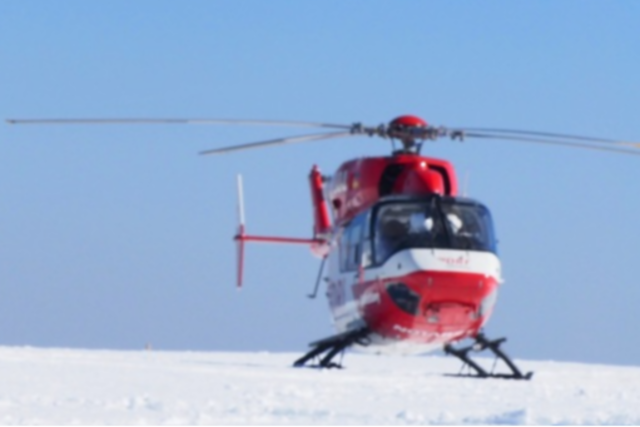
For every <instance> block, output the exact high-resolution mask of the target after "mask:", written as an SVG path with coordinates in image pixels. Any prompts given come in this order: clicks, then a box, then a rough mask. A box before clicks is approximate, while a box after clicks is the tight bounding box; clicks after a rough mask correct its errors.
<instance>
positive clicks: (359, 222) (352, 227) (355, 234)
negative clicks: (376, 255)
mask: <svg viewBox="0 0 640 427" xmlns="http://www.w3.org/2000/svg"><path fill="white" fill-rule="evenodd" d="M368 222H369V215H368V213H363V214H360V215H358V216H356V217H355V218H354V219H353V220H352V221H351V222H350V223H349V224H348V225H347V226H346V227H345V228H344V229H343V230H342V236H341V238H340V270H342V271H352V270H357V269H358V268H359V267H360V266H361V265H362V266H363V267H367V266H368V265H370V264H371V259H372V257H371V243H370V242H368V240H369V232H368V230H367V229H368V227H367V224H368Z"/></svg>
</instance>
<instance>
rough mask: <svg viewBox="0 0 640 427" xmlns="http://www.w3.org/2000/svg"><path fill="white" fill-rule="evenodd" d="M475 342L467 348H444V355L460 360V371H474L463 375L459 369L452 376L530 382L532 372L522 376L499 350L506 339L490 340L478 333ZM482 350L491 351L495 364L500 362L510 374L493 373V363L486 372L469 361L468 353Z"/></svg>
mask: <svg viewBox="0 0 640 427" xmlns="http://www.w3.org/2000/svg"><path fill="white" fill-rule="evenodd" d="M475 340H476V342H475V343H474V344H472V345H470V346H467V347H463V348H454V347H453V346H452V345H451V344H447V345H446V346H445V347H444V352H445V353H446V354H451V355H453V356H456V357H457V358H458V359H460V360H462V363H463V365H462V369H464V368H465V367H466V368H467V369H468V370H469V371H470V370H473V371H474V372H473V373H472V372H469V373H467V374H463V373H462V369H461V370H460V373H458V374H457V375H453V376H464V377H472V378H506V379H512V380H530V379H531V377H532V376H533V372H527V373H526V374H524V375H523V374H522V372H520V370H519V369H518V367H517V366H516V365H515V364H514V363H513V361H512V360H511V358H510V357H509V356H507V355H506V353H505V352H503V351H502V350H501V349H500V344H502V343H503V342H505V341H506V340H507V339H506V338H498V339H496V340H490V339H488V338H487V337H485V336H484V334H482V333H480V334H478V335H477V336H476V337H475ZM483 350H489V351H491V353H493V355H494V356H496V361H495V362H497V361H498V359H500V360H502V361H503V362H504V363H505V364H506V365H507V366H508V367H509V369H510V370H511V373H510V374H509V373H507V374H503V373H494V372H493V368H495V365H496V363H495V362H494V364H493V368H492V369H491V372H487V371H486V370H485V369H484V368H483V367H482V366H480V365H478V364H477V363H476V362H475V361H474V360H473V359H471V357H469V352H470V351H476V352H479V351H483Z"/></svg>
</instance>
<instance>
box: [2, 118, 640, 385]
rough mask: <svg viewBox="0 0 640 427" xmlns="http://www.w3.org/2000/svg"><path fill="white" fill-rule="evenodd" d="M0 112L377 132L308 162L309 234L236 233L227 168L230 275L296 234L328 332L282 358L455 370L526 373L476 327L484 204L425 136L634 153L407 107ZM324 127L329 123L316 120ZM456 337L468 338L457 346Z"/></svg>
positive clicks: (491, 278) (487, 239)
mask: <svg viewBox="0 0 640 427" xmlns="http://www.w3.org/2000/svg"><path fill="white" fill-rule="evenodd" d="M7 122H8V123H10V124H155V123H165V124H228V125H276V126H297V127H309V128H322V129H325V130H324V131H323V132H318V133H312V134H306V135H300V136H292V137H283V138H277V139H271V140H267V141H259V142H253V143H248V144H240V145H234V146H228V147H222V148H216V149H211V150H206V151H202V152H200V154H201V155H220V154H226V153H231V152H236V151H242V150H248V149H256V148H263V147H268V146H275V145H286V144H293V143H303V142H311V141H318V140H327V139H336V138H345V137H354V136H367V137H379V138H382V139H387V140H389V141H390V142H391V145H392V152H391V153H390V154H389V155H388V156H377V157H361V158H357V159H352V160H348V161H345V162H344V163H343V164H342V165H341V166H340V167H339V168H338V169H337V171H336V172H335V173H334V174H333V175H331V176H327V175H323V174H322V173H321V171H320V169H319V167H318V166H317V165H313V166H312V168H311V171H310V173H309V176H308V179H309V185H310V193H311V202H312V211H313V235H312V236H311V237H310V238H293V237H282V236H265V235H254V234H248V233H247V232H246V229H245V213H244V198H243V187H242V176H241V175H238V216H239V225H238V230H237V233H236V234H235V236H234V237H233V239H234V240H235V242H236V245H237V283H236V286H237V287H238V288H240V287H242V284H243V271H244V253H245V244H246V243H253V242H259V243H282V244H301V245H307V246H309V248H310V249H311V252H312V254H313V255H314V256H316V257H318V258H319V259H320V260H321V262H320V268H319V272H318V275H317V278H316V282H315V286H314V289H313V292H312V293H311V294H309V295H308V296H309V297H310V298H315V297H316V296H317V295H318V291H319V287H320V285H321V283H322V282H323V281H324V282H325V284H326V292H325V294H326V297H327V300H328V305H329V308H330V311H331V315H332V318H333V323H334V326H335V329H336V334H334V335H332V336H330V337H327V338H323V339H320V340H317V341H314V342H312V343H310V344H309V346H310V349H309V350H308V351H307V352H306V353H305V354H304V355H303V356H302V357H300V358H298V359H297V360H295V361H294V363H293V366H295V367H304V366H312V367H317V368H341V367H342V365H341V363H337V362H335V361H334V359H335V358H336V356H338V355H339V354H344V351H345V350H346V349H348V348H351V347H356V348H358V349H360V350H364V351H371V352H375V353H400V354H419V353H427V352H432V351H437V350H443V351H444V352H445V353H446V354H448V355H451V356H454V357H456V358H458V359H459V360H460V361H461V362H462V367H463V369H466V373H463V371H462V370H461V371H460V372H459V373H458V374H456V375H464V376H470V377H476V378H507V379H516V380H529V379H531V378H532V376H533V373H532V372H526V373H524V372H522V371H521V370H520V369H519V368H518V367H517V366H516V365H515V363H514V362H513V360H512V359H511V358H510V357H509V356H508V355H507V354H506V353H505V352H504V351H503V350H502V348H501V346H502V344H503V343H504V342H505V341H506V338H498V339H490V338H488V337H487V336H486V335H485V333H484V327H485V325H486V324H487V322H488V320H489V318H490V317H491V315H492V312H493V310H494V307H495V304H496V301H497V295H498V292H499V289H500V285H501V283H502V282H503V279H502V275H501V263H500V259H499V257H498V255H497V249H496V246H497V243H496V238H495V233H494V224H493V220H492V217H491V212H490V210H489V209H488V207H487V206H485V205H484V204H482V203H481V202H479V201H477V200H474V199H471V198H467V197H465V196H461V195H460V194H459V188H458V181H457V176H456V172H455V168H454V166H453V164H452V163H451V162H449V161H447V160H443V159H437V158H432V157H427V156H423V155H422V154H421V149H422V147H423V145H424V143H425V142H429V141H435V140H438V139H442V138H449V139H451V140H459V141H464V140H465V139H466V138H478V139H503V140H511V141H518V142H529V143H541V144H551V145H561V146H569V147H575V148H584V149H592V150H602V151H611V152H617V153H622V154H631V155H640V144H639V143H633V142H624V141H618V140H612V139H604V138H593V137H587V136H579V135H569V134H561V133H550V132H536V131H526V130H515V129H494V128H447V127H442V126H439V127H436V126H432V125H430V124H428V123H427V122H426V121H425V120H423V119H422V118H420V117H418V116H414V115H402V116H399V117H396V118H394V119H393V120H391V121H390V122H389V123H388V124H380V125H378V126H365V125H363V124H361V123H354V124H351V125H344V124H331V123H318V122H301V121H275V120H236V119H35V120H33V119H28V120H14V119H12V120H7ZM327 129H331V130H332V131H327ZM463 340H472V344H470V345H466V346H461V345H460V343H461V341H463ZM484 350H487V351H489V352H491V353H492V354H493V355H494V356H495V358H496V361H498V360H501V361H502V362H504V364H505V365H506V366H507V368H508V372H495V363H494V368H492V369H490V370H489V369H486V368H485V367H483V366H481V365H480V364H479V363H478V362H477V361H476V360H474V359H473V358H472V356H471V355H472V354H473V353H475V352H480V351H484Z"/></svg>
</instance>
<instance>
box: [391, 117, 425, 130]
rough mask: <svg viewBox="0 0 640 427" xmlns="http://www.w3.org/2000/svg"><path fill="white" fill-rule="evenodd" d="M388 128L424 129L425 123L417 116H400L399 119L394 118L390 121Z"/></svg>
mask: <svg viewBox="0 0 640 427" xmlns="http://www.w3.org/2000/svg"><path fill="white" fill-rule="evenodd" d="M389 126H390V127H392V128H394V127H424V128H426V127H427V126H428V125H427V122H425V121H424V120H422V119H421V118H420V117H418V116H409V115H407V116H400V117H396V118H395V119H393V120H391V123H389Z"/></svg>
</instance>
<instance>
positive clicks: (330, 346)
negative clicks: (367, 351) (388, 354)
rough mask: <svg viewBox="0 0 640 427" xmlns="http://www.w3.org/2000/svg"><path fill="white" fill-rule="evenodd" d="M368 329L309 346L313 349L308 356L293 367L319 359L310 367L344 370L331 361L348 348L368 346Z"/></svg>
mask: <svg viewBox="0 0 640 427" xmlns="http://www.w3.org/2000/svg"><path fill="white" fill-rule="evenodd" d="M369 333H370V331H369V329H368V328H360V329H355V330H353V331H349V332H344V333H342V334H338V335H334V336H332V337H329V338H324V339H322V340H319V341H314V342H312V343H311V344H309V346H310V347H313V348H312V349H311V350H310V351H309V352H308V353H307V354H305V355H304V356H302V357H301V358H300V359H298V360H296V361H295V362H294V363H293V366H294V367H296V368H300V367H303V366H305V365H306V363H307V362H309V361H310V360H313V359H316V358H318V362H317V363H316V364H315V365H308V366H309V367H312V368H321V369H322V368H329V369H330V368H342V365H340V364H338V363H335V362H332V361H331V360H332V359H333V358H334V357H335V356H336V355H337V354H339V353H341V352H342V351H344V350H346V348H347V347H349V346H351V345H353V344H360V345H367V343H368V340H367V337H368V336H369Z"/></svg>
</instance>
